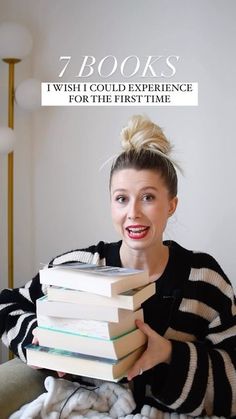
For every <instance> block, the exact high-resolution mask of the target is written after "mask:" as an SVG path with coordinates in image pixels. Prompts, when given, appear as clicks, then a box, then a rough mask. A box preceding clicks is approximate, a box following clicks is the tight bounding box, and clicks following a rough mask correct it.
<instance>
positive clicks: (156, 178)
mask: <svg viewBox="0 0 236 419" xmlns="http://www.w3.org/2000/svg"><path fill="white" fill-rule="evenodd" d="M176 205H177V198H176V197H175V198H170V197H169V192H168V189H167V187H166V186H165V184H164V182H163V180H162V178H161V176H160V175H159V173H158V172H155V171H153V170H135V169H122V170H119V171H117V172H115V173H114V174H113V177H112V181H111V214H112V220H113V223H114V226H115V229H116V230H117V232H118V233H119V234H120V236H121V237H122V239H123V241H124V242H125V243H126V245H127V246H128V247H130V248H133V249H137V250H141V249H143V250H144V249H147V248H149V247H152V246H154V247H155V245H156V246H159V245H160V243H162V240H163V232H164V230H165V227H166V223H167V220H168V218H169V217H170V216H171V215H172V214H173V213H174V211H175V209H176Z"/></svg>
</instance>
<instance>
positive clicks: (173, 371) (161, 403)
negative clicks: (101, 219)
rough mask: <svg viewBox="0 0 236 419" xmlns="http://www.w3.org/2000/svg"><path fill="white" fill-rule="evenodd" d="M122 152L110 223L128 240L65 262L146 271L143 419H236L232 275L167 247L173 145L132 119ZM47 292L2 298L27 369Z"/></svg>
mask: <svg viewBox="0 0 236 419" xmlns="http://www.w3.org/2000/svg"><path fill="white" fill-rule="evenodd" d="M121 138H122V146H123V152H122V153H121V154H120V155H119V156H118V157H117V159H116V160H115V162H114V163H113V166H112V169H111V175H110V196H111V214H112V219H113V222H114V226H115V228H116V230H117V231H118V233H119V234H120V236H121V239H122V240H121V241H119V242H117V243H104V242H99V243H98V245H95V246H91V247H89V248H87V249H82V250H79V251H78V250H76V251H72V252H68V253H65V254H63V255H61V256H58V257H57V258H55V259H54V261H53V262H56V263H62V262H66V261H68V260H70V261H71V260H79V261H82V262H88V263H96V264H106V265H111V266H124V267H131V268H138V269H146V270H148V272H149V275H150V280H151V281H155V282H156V294H155V295H154V296H153V297H151V298H149V300H147V301H146V302H145V303H144V304H143V309H144V320H145V323H143V322H141V321H137V327H139V328H140V329H141V330H142V331H143V332H144V333H145V334H146V335H147V338H148V343H147V348H146V351H145V352H144V353H143V355H142V356H141V358H140V359H139V360H138V361H137V362H136V363H135V365H134V366H133V367H132V369H131V370H130V371H129V373H128V380H130V381H131V380H133V385H134V395H135V399H136V402H137V410H139V409H140V408H141V407H142V405H143V404H144V403H146V404H151V405H152V406H155V407H156V408H157V409H159V410H160V411H161V412H177V413H186V414H191V415H192V416H203V415H209V416H210V415H217V416H223V417H232V416H233V415H236V372H235V367H236V355H235V346H236V345H235V342H236V325H235V322H236V321H235V318H236V317H235V314H236V310H235V298H234V293H233V289H232V287H231V284H230V282H229V280H228V279H227V277H226V275H225V274H224V272H223V271H222V269H221V268H220V266H219V265H218V264H217V262H216V261H215V260H214V259H213V258H212V257H211V256H210V255H208V254H205V253H196V252H193V251H190V250H187V249H184V248H183V247H181V246H180V245H179V244H177V243H175V242H173V241H166V242H163V232H164V230H165V227H166V223H167V221H168V218H169V217H170V216H172V214H173V213H174V212H175V209H176V206H177V175H176V170H175V166H176V165H175V163H174V162H173V161H172V159H171V156H170V154H171V145H170V143H169V141H168V140H167V139H166V137H165V135H164V133H163V132H162V130H161V129H160V128H159V127H158V126H157V125H155V124H153V123H152V122H151V121H149V120H148V119H146V118H144V117H141V116H135V117H133V118H131V120H130V121H129V123H128V125H127V127H126V128H124V129H123V131H122V133H121ZM44 292H45V290H43V289H42V287H41V285H40V283H39V277H38V275H37V276H36V277H35V278H34V279H33V280H32V281H31V282H30V283H28V284H27V285H26V286H25V287H23V288H19V289H15V290H4V291H3V292H2V293H1V295H0V333H1V335H2V338H3V341H4V342H5V343H6V345H7V346H9V347H10V348H11V349H12V351H13V352H14V353H15V354H16V355H18V356H19V357H20V358H21V359H22V360H24V361H25V349H24V347H25V346H26V345H27V344H28V343H30V342H31V341H32V338H33V336H32V331H33V329H34V328H35V327H36V319H35V301H36V299H37V298H39V297H40V296H42V295H43V293H44Z"/></svg>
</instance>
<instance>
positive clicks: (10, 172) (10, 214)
mask: <svg viewBox="0 0 236 419" xmlns="http://www.w3.org/2000/svg"><path fill="white" fill-rule="evenodd" d="M3 61H4V62H5V63H7V64H8V66H9V76H8V127H9V128H11V129H13V128H14V89H15V88H14V79H15V75H14V73H15V64H17V63H19V62H20V61H21V60H20V59H17V58H4V59H3ZM7 202H8V204H7V205H8V208H7V214H8V233H7V234H8V287H9V288H13V287H14V154H13V151H12V152H10V153H9V154H8V200H7Z"/></svg>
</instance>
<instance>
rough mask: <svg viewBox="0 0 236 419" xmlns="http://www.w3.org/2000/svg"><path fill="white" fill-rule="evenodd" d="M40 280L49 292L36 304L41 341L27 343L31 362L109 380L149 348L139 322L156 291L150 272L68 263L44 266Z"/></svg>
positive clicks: (52, 368)
mask: <svg viewBox="0 0 236 419" xmlns="http://www.w3.org/2000/svg"><path fill="white" fill-rule="evenodd" d="M40 282H41V283H42V284H44V285H47V286H48V293H47V296H44V297H42V298H39V299H38V300H37V303H36V304H37V321H38V327H37V328H36V330H35V336H36V337H37V339H38V342H39V345H33V344H32V345H28V346H27V348H26V353H27V363H28V364H30V365H35V366H38V367H41V368H48V369H51V370H55V371H63V372H66V373H72V374H77V375H81V376H86V377H93V378H99V379H103V380H109V381H118V380H120V379H121V378H122V377H123V376H125V375H126V373H127V371H128V369H129V368H131V366H132V365H133V364H134V362H135V361H136V360H137V359H138V358H139V357H140V356H141V354H142V352H143V350H144V348H145V343H146V336H145V335H144V334H143V333H142V332H141V331H140V330H139V329H137V327H136V325H135V320H136V319H141V320H143V309H142V308H141V304H142V303H143V302H144V301H145V300H147V299H148V298H149V297H151V296H152V295H153V294H154V293H155V284H154V283H149V277H148V274H147V273H146V272H144V271H138V270H134V269H126V268H117V267H109V266H96V265H88V264H81V263H67V264H64V265H58V266H54V267H52V268H46V269H42V270H41V271H40Z"/></svg>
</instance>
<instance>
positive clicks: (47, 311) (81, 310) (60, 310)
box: [36, 296, 130, 322]
mask: <svg viewBox="0 0 236 419" xmlns="http://www.w3.org/2000/svg"><path fill="white" fill-rule="evenodd" d="M36 313H37V316H40V315H46V316H54V317H67V318H68V319H73V318H74V319H84V320H99V321H110V322H120V321H122V320H123V319H125V318H126V316H127V315H129V314H130V310H125V309H123V308H119V307H111V306H101V305H100V306H97V305H95V304H90V305H88V304H87V303H80V304H76V303H66V302H63V301H49V300H48V298H47V296H44V297H41V298H38V299H37V301H36Z"/></svg>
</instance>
